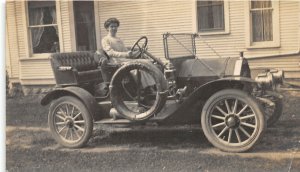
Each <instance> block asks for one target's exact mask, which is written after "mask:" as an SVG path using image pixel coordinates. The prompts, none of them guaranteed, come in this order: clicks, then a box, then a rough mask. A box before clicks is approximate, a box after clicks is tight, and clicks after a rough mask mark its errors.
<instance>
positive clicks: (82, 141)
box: [48, 96, 93, 148]
mask: <svg viewBox="0 0 300 172" xmlns="http://www.w3.org/2000/svg"><path fill="white" fill-rule="evenodd" d="M66 102H67V103H71V104H73V105H75V106H76V107H77V108H78V109H79V110H80V111H81V113H82V116H83V118H85V121H86V125H85V133H84V135H83V137H82V138H81V139H80V140H79V141H77V142H75V143H68V142H65V141H64V140H62V139H61V137H60V135H59V134H58V133H57V132H56V130H55V126H54V118H53V117H54V112H55V109H56V107H58V106H59V105H60V104H62V103H66ZM48 125H49V128H50V131H51V134H52V136H53V138H54V139H55V140H56V141H57V142H58V143H59V144H60V145H62V146H64V147H67V148H81V147H84V146H85V145H86V143H87V142H88V141H89V139H90V137H91V136H92V133H93V119H92V116H91V114H90V113H89V111H88V109H87V108H86V106H85V105H84V104H83V103H82V102H81V101H80V100H79V99H77V98H75V97H73V96H63V97H60V98H58V99H56V100H54V101H53V102H52V103H51V105H50V110H49V114H48Z"/></svg>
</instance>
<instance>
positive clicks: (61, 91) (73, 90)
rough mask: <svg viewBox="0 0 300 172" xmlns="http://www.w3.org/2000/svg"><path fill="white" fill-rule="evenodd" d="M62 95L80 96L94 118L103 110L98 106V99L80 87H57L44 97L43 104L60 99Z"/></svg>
mask: <svg viewBox="0 0 300 172" xmlns="http://www.w3.org/2000/svg"><path fill="white" fill-rule="evenodd" d="M62 96H74V97H76V98H78V99H79V100H81V101H82V102H83V104H84V105H85V106H86V108H87V109H88V111H89V113H90V114H91V115H92V117H93V119H94V120H98V119H99V116H97V114H99V112H101V109H99V108H100V107H99V106H98V104H97V101H96V100H95V98H94V97H93V96H92V95H91V94H90V93H89V92H88V91H86V90H84V89H82V88H80V87H65V88H56V89H55V90H53V91H51V92H49V93H48V94H46V95H45V96H44V97H43V98H42V100H41V105H43V106H45V105H47V104H49V103H50V102H51V101H53V100H55V99H58V98H60V97H62Z"/></svg>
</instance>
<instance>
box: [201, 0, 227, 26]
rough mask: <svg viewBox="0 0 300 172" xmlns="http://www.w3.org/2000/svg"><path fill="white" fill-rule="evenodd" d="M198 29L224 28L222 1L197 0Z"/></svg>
mask: <svg viewBox="0 0 300 172" xmlns="http://www.w3.org/2000/svg"><path fill="white" fill-rule="evenodd" d="M197 9H198V13H197V15H198V31H200V32H206V31H223V30H225V16H224V1H198V2H197Z"/></svg>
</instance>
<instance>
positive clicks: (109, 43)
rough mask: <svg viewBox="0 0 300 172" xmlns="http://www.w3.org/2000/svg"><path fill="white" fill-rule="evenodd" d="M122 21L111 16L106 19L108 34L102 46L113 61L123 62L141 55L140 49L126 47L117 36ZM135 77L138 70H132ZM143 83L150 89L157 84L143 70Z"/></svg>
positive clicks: (143, 85)
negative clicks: (132, 49) (131, 49)
mask: <svg viewBox="0 0 300 172" xmlns="http://www.w3.org/2000/svg"><path fill="white" fill-rule="evenodd" d="M119 26H120V21H119V20H118V19H116V18H109V19H107V20H106V21H105V23H104V27H105V29H106V30H107V32H108V34H107V35H106V36H105V37H104V38H103V39H102V48H103V50H104V51H105V52H106V54H107V55H108V56H109V57H110V61H111V62H116V63H118V62H122V61H124V59H131V58H136V57H137V56H138V55H139V51H130V50H128V49H127V48H126V47H125V44H124V42H123V41H122V40H121V39H120V38H118V37H117V31H118V27H119ZM131 73H132V74H133V76H134V78H136V77H135V75H136V71H135V72H134V71H132V72H131ZM141 85H142V87H143V88H147V87H148V89H150V88H151V87H149V86H153V85H155V81H154V80H153V78H152V76H151V75H149V74H147V73H145V72H143V71H141Z"/></svg>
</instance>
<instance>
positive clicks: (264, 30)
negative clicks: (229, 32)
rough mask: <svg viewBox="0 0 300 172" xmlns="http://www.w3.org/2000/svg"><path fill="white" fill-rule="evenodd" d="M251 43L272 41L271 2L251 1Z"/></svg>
mask: <svg viewBox="0 0 300 172" xmlns="http://www.w3.org/2000/svg"><path fill="white" fill-rule="evenodd" d="M250 13H251V20H252V41H253V42H261V41H273V25H272V23H273V21H272V13H273V8H272V2H271V1H251V9H250Z"/></svg>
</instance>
